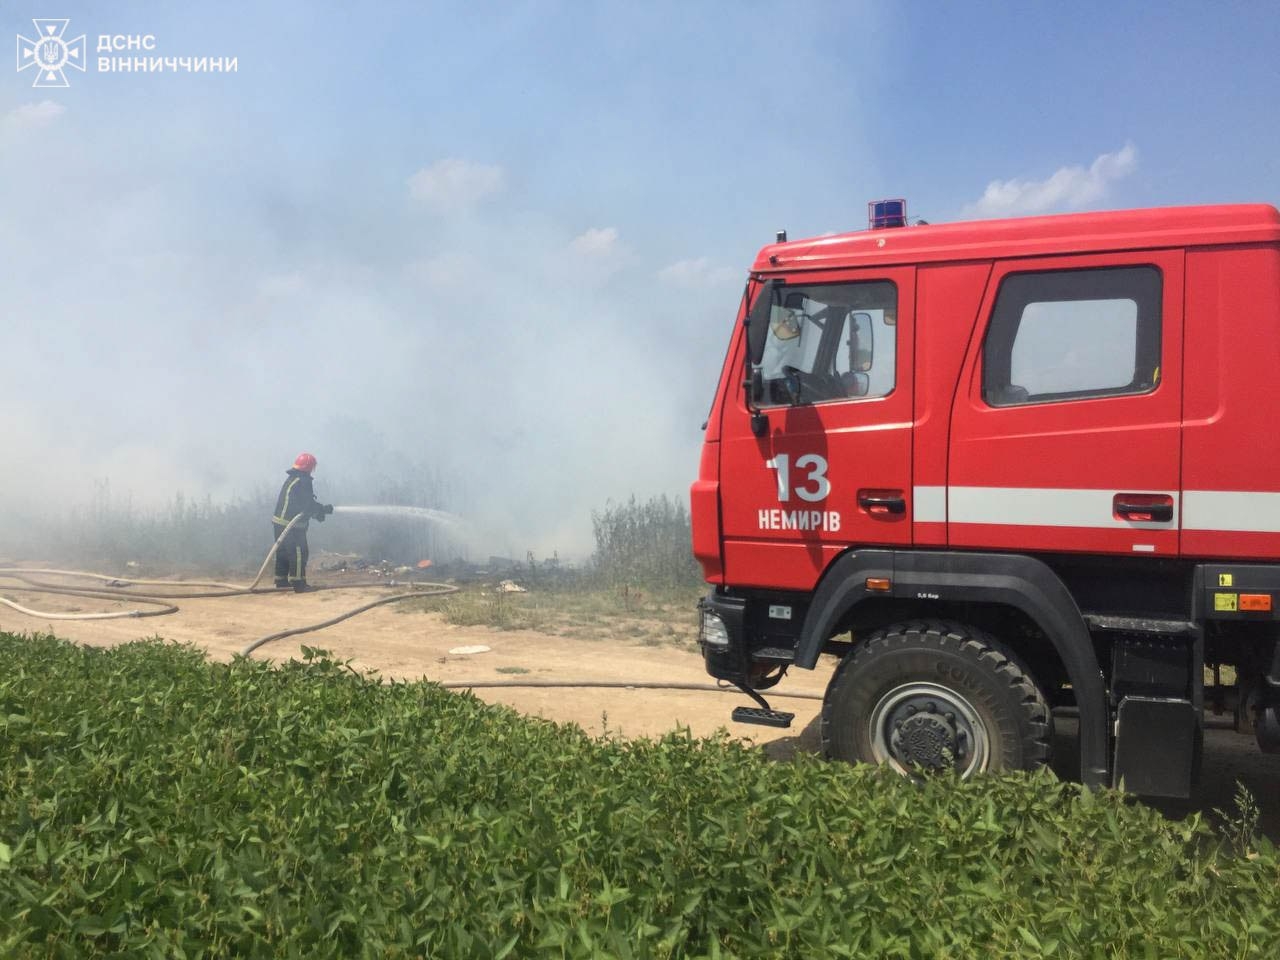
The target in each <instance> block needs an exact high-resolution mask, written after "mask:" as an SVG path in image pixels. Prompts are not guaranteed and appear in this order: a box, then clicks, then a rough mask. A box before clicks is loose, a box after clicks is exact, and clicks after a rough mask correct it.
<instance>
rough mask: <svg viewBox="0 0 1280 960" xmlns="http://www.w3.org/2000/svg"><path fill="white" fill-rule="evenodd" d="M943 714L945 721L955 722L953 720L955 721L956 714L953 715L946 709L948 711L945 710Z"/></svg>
mask: <svg viewBox="0 0 1280 960" xmlns="http://www.w3.org/2000/svg"><path fill="white" fill-rule="evenodd" d="M943 716H945V717H946V720H947V723H955V722H956V715H955V714H954V713H952V712H951V711H950V710H948V711H947V712H946V713H945V714H944V715H943Z"/></svg>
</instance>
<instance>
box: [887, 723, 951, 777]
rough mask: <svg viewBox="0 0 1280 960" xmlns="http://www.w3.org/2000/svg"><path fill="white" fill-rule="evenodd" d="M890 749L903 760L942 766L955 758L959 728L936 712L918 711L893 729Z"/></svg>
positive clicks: (910, 762) (930, 765)
mask: <svg viewBox="0 0 1280 960" xmlns="http://www.w3.org/2000/svg"><path fill="white" fill-rule="evenodd" d="M890 748H891V749H892V750H893V752H894V753H896V754H897V755H898V756H899V757H900V758H902V760H903V762H905V763H908V764H913V765H915V766H920V767H929V768H931V769H935V770H936V769H941V768H942V767H949V766H951V765H952V764H953V763H955V761H956V755H957V752H958V751H957V750H956V728H955V726H954V725H952V724H951V723H949V722H947V720H946V719H945V718H944V717H940V716H938V715H937V714H936V713H917V714H915V715H914V716H912V717H909V718H908V719H906V720H904V721H903V722H902V726H901V727H899V728H898V729H896V730H894V731H893V735H892V738H891V740H890Z"/></svg>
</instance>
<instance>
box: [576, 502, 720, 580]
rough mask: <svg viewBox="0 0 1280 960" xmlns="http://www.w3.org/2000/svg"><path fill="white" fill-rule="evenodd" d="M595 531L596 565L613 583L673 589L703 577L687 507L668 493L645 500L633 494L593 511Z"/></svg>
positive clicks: (594, 564) (593, 564) (602, 577)
mask: <svg viewBox="0 0 1280 960" xmlns="http://www.w3.org/2000/svg"><path fill="white" fill-rule="evenodd" d="M591 526H592V530H593V532H594V534H595V542H596V548H595V554H594V555H593V557H592V566H593V570H594V572H595V574H596V576H597V577H598V578H599V579H601V580H602V581H603V582H604V583H606V584H609V585H611V586H623V585H631V586H639V587H645V588H647V589H650V590H671V589H679V588H683V587H687V586H689V585H690V584H697V583H699V582H700V581H701V579H702V578H701V575H700V573H699V569H698V564H697V561H695V560H694V558H693V549H692V545H691V544H692V534H691V530H690V522H689V511H688V509H686V507H685V505H684V504H683V503H681V502H680V501H678V500H673V499H671V498H669V497H667V496H666V495H665V494H664V495H662V496H657V497H651V498H650V499H648V500H646V501H645V502H644V503H639V502H637V501H636V498H635V496H634V495H633V496H632V497H631V498H630V499H629V500H628V501H627V502H626V503H613V502H609V503H607V504H606V505H605V508H604V509H603V510H600V511H595V510H593V511H592V512H591Z"/></svg>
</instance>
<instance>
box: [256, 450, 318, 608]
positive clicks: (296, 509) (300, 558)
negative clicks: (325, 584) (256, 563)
mask: <svg viewBox="0 0 1280 960" xmlns="http://www.w3.org/2000/svg"><path fill="white" fill-rule="evenodd" d="M315 468H316V458H315V457H313V456H312V455H311V454H309V453H300V454H298V458H297V459H296V460H294V461H293V466H292V467H291V468H290V469H289V475H288V478H287V479H286V480H285V482H284V486H282V487H281V488H280V496H278V497H277V498H276V512H275V515H274V516H273V517H272V518H271V531H272V534H273V536H274V537H275V539H276V540H277V541H279V545H278V546H277V547H276V586H277V587H280V588H285V587H293V590H294V592H295V593H304V592H306V591H307V590H313V589H315V588H314V587H312V586H310V585H309V584H308V583H307V554H308V550H307V524H308V523H310V522H311V519H312V518H313V517H314V518H315V519H316V520H318V521H320V522H321V523H323V522H324V518H325V517H326V516H328V515H329V514H331V513H333V505H332V504H329V503H321V502H320V501H319V500H317V499H316V495H315V491H314V490H313V489H312V487H311V474H312V472H313V471H314V470H315ZM299 515H301V516H302V519H301V520H299V521H298V522H297V523H295V524H294V525H293V529H292V530H290V531H289V532H288V533H287V534H285V536H284V538H283V539H281V537H280V534H282V533H284V528H285V527H286V526H288V524H289V521H290V520H292V519H293V518H294V517H296V516H299Z"/></svg>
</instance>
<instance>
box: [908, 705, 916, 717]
mask: <svg viewBox="0 0 1280 960" xmlns="http://www.w3.org/2000/svg"><path fill="white" fill-rule="evenodd" d="M915 713H916V707H915V704H908V705H907V716H908V717H913V716H915Z"/></svg>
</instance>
